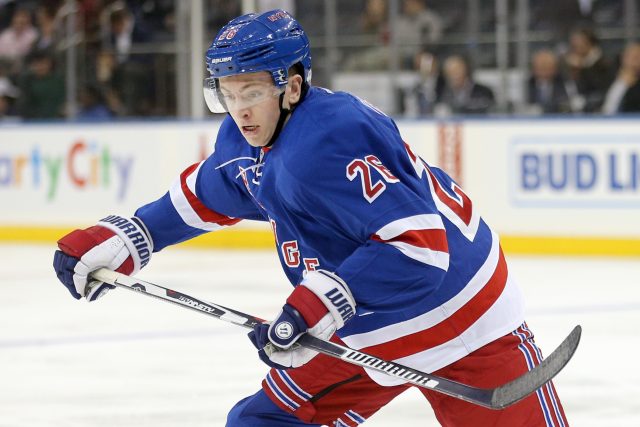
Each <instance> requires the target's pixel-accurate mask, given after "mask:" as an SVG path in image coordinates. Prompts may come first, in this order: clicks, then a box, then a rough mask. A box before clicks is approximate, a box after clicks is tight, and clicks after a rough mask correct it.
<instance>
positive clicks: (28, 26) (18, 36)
mask: <svg viewBox="0 0 640 427" xmlns="http://www.w3.org/2000/svg"><path fill="white" fill-rule="evenodd" d="M37 38H38V31H37V30H36V29H35V28H34V26H33V25H32V21H31V12H29V11H28V10H27V9H16V11H15V12H14V14H13V17H12V18H11V25H10V26H9V27H8V28H7V29H5V30H4V31H3V32H2V33H0V58H7V59H9V60H11V61H12V62H13V64H14V71H18V70H19V67H20V66H21V65H22V60H23V58H24V57H25V56H26V55H27V53H29V51H30V50H31V46H32V45H33V42H34V41H35V40H36V39H37Z"/></svg>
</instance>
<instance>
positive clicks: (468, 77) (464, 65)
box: [435, 55, 495, 116]
mask: <svg viewBox="0 0 640 427" xmlns="http://www.w3.org/2000/svg"><path fill="white" fill-rule="evenodd" d="M443 72H444V78H445V82H446V84H445V87H444V89H443V90H442V95H441V97H440V98H439V99H438V105H436V109H435V114H436V115H438V116H440V115H447V114H485V113H488V112H491V111H492V109H493V108H494V106H495V98H494V95H493V91H492V90H491V89H489V88H488V87H487V86H484V85H481V84H479V83H476V82H475V81H474V80H473V76H472V73H471V69H470V67H469V64H468V62H467V61H466V60H465V59H464V58H463V57H462V56H460V55H452V56H450V57H448V58H447V59H446V60H445V62H444V66H443Z"/></svg>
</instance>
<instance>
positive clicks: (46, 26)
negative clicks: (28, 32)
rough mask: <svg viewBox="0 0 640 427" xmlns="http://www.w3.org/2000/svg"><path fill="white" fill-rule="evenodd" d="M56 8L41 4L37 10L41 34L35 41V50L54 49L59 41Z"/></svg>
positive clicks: (37, 20)
mask: <svg viewBox="0 0 640 427" xmlns="http://www.w3.org/2000/svg"><path fill="white" fill-rule="evenodd" d="M55 13H56V12H55V10H53V9H51V8H48V7H45V6H40V7H38V9H37V10H36V22H37V23H38V30H39V35H38V38H37V39H36V40H35V41H34V43H33V47H32V49H33V50H40V51H42V50H45V49H49V50H52V49H53V48H55V45H56V43H57V41H58V40H57V34H56V32H57V31H58V28H57V27H56V20H55Z"/></svg>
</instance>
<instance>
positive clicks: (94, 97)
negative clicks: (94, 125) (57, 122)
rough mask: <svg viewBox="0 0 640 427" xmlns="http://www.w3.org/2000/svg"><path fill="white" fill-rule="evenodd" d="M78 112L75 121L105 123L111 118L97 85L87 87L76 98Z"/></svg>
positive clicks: (111, 114)
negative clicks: (78, 106)
mask: <svg viewBox="0 0 640 427" xmlns="http://www.w3.org/2000/svg"><path fill="white" fill-rule="evenodd" d="M78 100H79V104H80V111H78V115H77V116H76V119H77V120H79V121H90V122H95V121H105V120H110V119H111V118H112V117H113V113H112V112H111V110H109V107H107V104H106V102H105V97H104V95H103V94H102V90H101V89H100V88H99V87H98V86H97V85H93V84H90V85H87V86H86V87H84V88H83V89H82V90H81V91H80V95H79V96H78Z"/></svg>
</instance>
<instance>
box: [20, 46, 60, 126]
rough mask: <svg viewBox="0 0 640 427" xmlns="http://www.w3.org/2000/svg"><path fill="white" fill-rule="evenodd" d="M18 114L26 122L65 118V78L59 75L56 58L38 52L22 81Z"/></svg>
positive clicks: (30, 61)
mask: <svg viewBox="0 0 640 427" xmlns="http://www.w3.org/2000/svg"><path fill="white" fill-rule="evenodd" d="M18 101H19V102H18V112H19V114H20V116H22V117H23V118H25V119H54V118H59V117H62V116H63V107H64V102H65V84H64V79H63V78H62V77H61V76H60V75H58V74H57V73H56V70H55V61H54V59H53V56H52V55H51V54H50V53H48V52H46V51H43V52H35V53H34V54H32V56H31V58H30V59H29V71H27V72H26V73H25V74H24V75H23V76H22V77H21V79H20V98H19V99H18Z"/></svg>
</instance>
